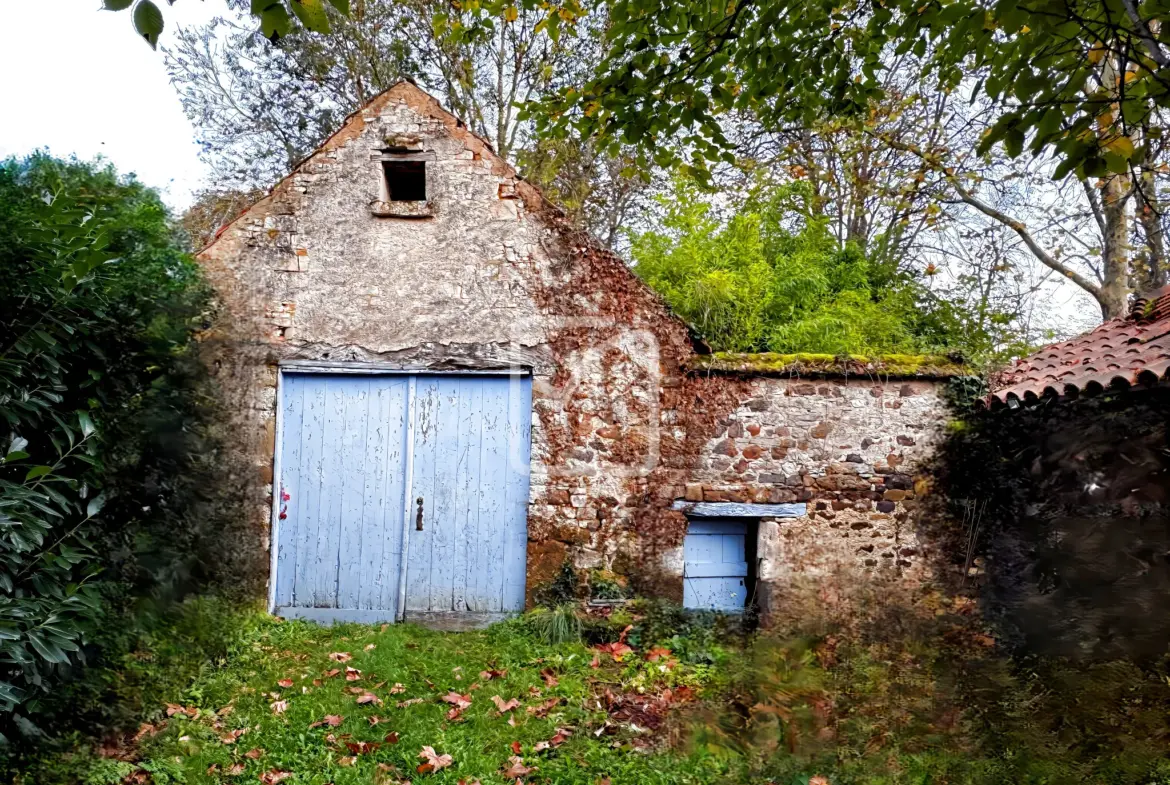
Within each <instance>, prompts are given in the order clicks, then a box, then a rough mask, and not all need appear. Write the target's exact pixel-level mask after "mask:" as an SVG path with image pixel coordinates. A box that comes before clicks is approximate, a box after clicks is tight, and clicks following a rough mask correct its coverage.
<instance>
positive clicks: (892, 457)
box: [685, 378, 948, 610]
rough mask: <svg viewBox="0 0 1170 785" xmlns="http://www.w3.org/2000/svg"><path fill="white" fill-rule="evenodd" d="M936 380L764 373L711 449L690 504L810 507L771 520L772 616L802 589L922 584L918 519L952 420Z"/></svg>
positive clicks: (763, 587)
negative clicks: (930, 467) (931, 465)
mask: <svg viewBox="0 0 1170 785" xmlns="http://www.w3.org/2000/svg"><path fill="white" fill-rule="evenodd" d="M940 393H941V385H940V383H938V382H933V381H896V380H885V381H883V380H880V379H864V378H860V379H850V380H840V379H803V380H802V379H775V378H756V379H753V380H752V381H751V383H750V397H749V398H747V399H746V400H744V401H742V402H741V403H740V404H739V406H738V407H736V409H735V411H734V412H732V413H731V414H730V415H729V416H728V417H727V419H726V427H724V428H721V429H720V432H719V433H718V435H717V436H715V437H714V438H713V439H711V440H710V442H709V443H708V445H707V449H706V451H705V454H704V456H703V457H702V460H701V463H700V465H699V466H698V467H696V471H695V477H694V481H693V482H692V483H690V484H688V485H687V487H686V491H685V494H686V498H687V499H688V500H691V501H708V502H711V501H735V502H769V503H781V502H805V503H806V504H807V510H808V513H807V515H805V516H802V517H798V518H777V519H772V520H767V521H764V522H762V523H761V524H760V528H759V539H758V545H757V550H758V556H759V558H760V560H761V561H760V565H759V581H760V587H759V596H760V599H761V602H762V604H763V605H764V606H765V610H767V609H768V608H769V606H770V607H771V608H772V609H775V608H776V607H777V606H778V604H780V603H781V597H783V596H785V595H786V593H788V592H791V591H792V590H794V589H795V588H796V587H797V586H798V585H816V586H819V587H820V588H822V589H823V588H824V587H825V585H826V583H827V582H830V581H834V582H835V581H841V580H844V581H845V582H847V583H848V582H871V583H881V582H888V581H891V580H892V581H907V582H915V581H921V580H923V579H924V578H925V577H926V574H927V572H928V568H927V565H926V564H925V563H924V562H923V559H922V558H921V555H922V554H921V544H920V543H919V541H918V537H917V535H916V532H915V526H914V521H913V514H914V512H915V509H916V506H917V505H918V502H919V498H920V497H921V496H923V495H924V494H926V493H927V492H928V489H929V480H928V478H927V477H926V476H925V475H924V474H922V472H923V471H925V469H926V464H927V462H928V461H929V460H930V458H931V457H932V456H933V454H934V450H935V448H936V447H937V445H938V444H939V442H940V440H941V436H942V427H943V425H944V424H945V423H946V421H947V419H948V415H947V412H946V405H945V403H944V402H943V400H942V398H941V397H940Z"/></svg>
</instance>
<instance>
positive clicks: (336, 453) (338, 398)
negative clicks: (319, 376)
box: [313, 376, 350, 608]
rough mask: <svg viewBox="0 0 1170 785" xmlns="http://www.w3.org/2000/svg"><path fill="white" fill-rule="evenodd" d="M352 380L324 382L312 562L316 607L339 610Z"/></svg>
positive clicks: (330, 379)
mask: <svg viewBox="0 0 1170 785" xmlns="http://www.w3.org/2000/svg"><path fill="white" fill-rule="evenodd" d="M349 381H350V377H345V376H334V377H327V378H326V380H325V437H324V439H322V442H321V444H322V451H323V453H324V456H323V460H322V467H323V469H322V476H321V518H320V521H319V522H318V528H317V552H316V554H315V558H314V561H313V607H314V608H336V607H337V555H338V549H339V547H340V542H341V522H342V518H341V510H342V506H341V505H342V490H343V488H344V482H345V467H344V466H343V465H342V460H341V459H342V451H343V445H344V443H345V405H346V386H347V384H348V382H349Z"/></svg>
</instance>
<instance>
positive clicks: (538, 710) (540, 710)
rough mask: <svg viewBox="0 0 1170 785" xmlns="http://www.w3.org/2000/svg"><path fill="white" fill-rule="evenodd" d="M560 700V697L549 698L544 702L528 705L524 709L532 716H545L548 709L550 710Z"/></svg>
mask: <svg viewBox="0 0 1170 785" xmlns="http://www.w3.org/2000/svg"><path fill="white" fill-rule="evenodd" d="M560 702H561V699H560V698H549V699H548V700H546V701H545V702H544V703H541V704H538V705H536V706H529V707H528V708H527V709H525V711H527V712H528V713H529V714H531V715H532V716H534V717H545V716H548V713H549V711H551V710H552V709H553V708H554V707H555V706H556V705H557V704H558V703H560Z"/></svg>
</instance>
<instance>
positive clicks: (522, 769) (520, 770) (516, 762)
mask: <svg viewBox="0 0 1170 785" xmlns="http://www.w3.org/2000/svg"><path fill="white" fill-rule="evenodd" d="M508 763H509V764H511V765H509V766H508V768H506V769H504V776H505V777H506V778H508V779H510V780H514V779H519V778H520V777H526V776H528V775H529V774H531V773H532V772H534V771H536V767H535V766H525V765H524V759H523V758H521V757H520V756H519V755H513V756H512V757H510V758H508Z"/></svg>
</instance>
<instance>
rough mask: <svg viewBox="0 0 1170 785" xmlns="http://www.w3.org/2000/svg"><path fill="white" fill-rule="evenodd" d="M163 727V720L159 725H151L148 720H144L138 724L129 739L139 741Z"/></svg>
mask: <svg viewBox="0 0 1170 785" xmlns="http://www.w3.org/2000/svg"><path fill="white" fill-rule="evenodd" d="M165 727H166V723H165V722H164V723H161V724H159V725H151V724H150V723H149V722H144V723H142V724H141V725H139V726H138V732H137V733H135V734H134V735H133V736H131V737H130V741H133V742H135V743H137V742H140V741H142V740H143V739H144V738H146V737H147V736H153V735H154V734H156V733H158V732H159V731H160V730H162V729H163V728H165Z"/></svg>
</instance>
